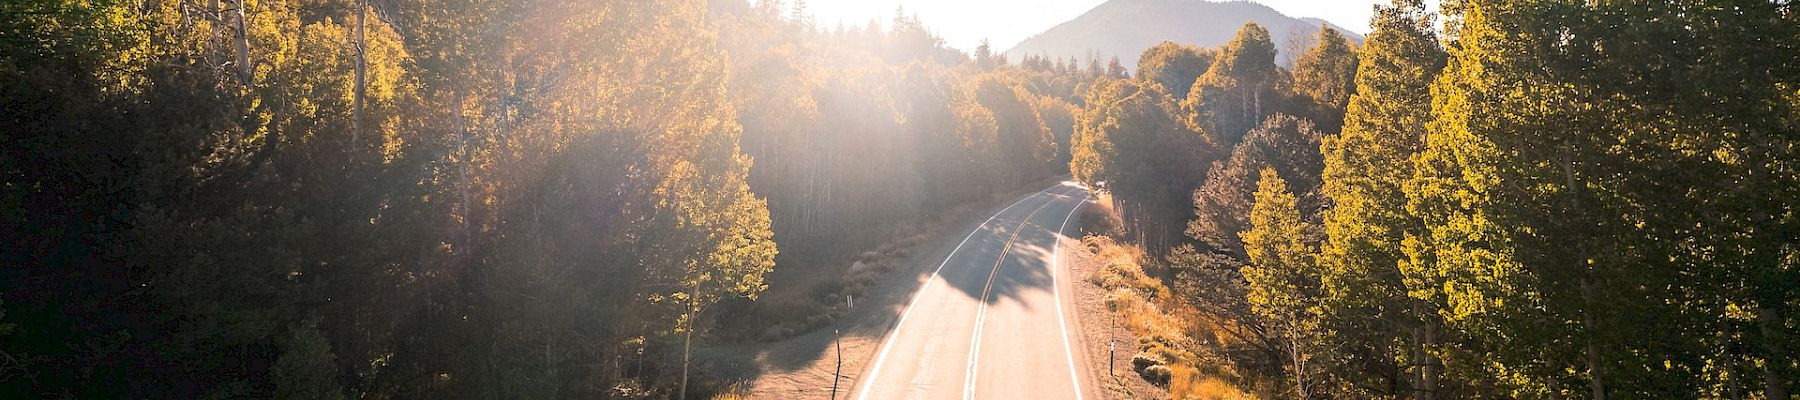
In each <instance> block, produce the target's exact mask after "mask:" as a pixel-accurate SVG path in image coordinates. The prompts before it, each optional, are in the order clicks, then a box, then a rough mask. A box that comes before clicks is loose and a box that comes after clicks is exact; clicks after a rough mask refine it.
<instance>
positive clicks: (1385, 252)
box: [1296, 0, 1444, 399]
mask: <svg viewBox="0 0 1800 400" xmlns="http://www.w3.org/2000/svg"><path fill="white" fill-rule="evenodd" d="M1370 25H1371V26H1373V27H1374V31H1373V32H1371V33H1370V34H1369V36H1368V39H1367V41H1365V42H1364V43H1363V47H1362V49H1361V51H1360V55H1359V56H1360V57H1361V59H1362V62H1361V63H1359V64H1357V65H1358V68H1357V71H1356V76H1355V81H1354V84H1355V85H1356V89H1355V90H1354V94H1353V95H1351V96H1350V97H1349V98H1348V106H1349V109H1348V111H1347V112H1346V115H1345V118H1344V129H1343V133H1342V134H1339V135H1334V136H1327V137H1326V138H1325V140H1324V143H1323V145H1322V146H1321V148H1322V151H1321V152H1322V153H1324V167H1325V168H1324V174H1323V182H1324V186H1323V187H1322V192H1323V193H1324V195H1325V197H1326V198H1327V199H1328V201H1329V203H1330V204H1331V207H1330V208H1329V209H1328V210H1327V211H1326V212H1325V217H1324V231H1325V234H1326V237H1327V240H1326V241H1325V242H1324V243H1323V244H1321V246H1320V254H1321V256H1320V258H1319V263H1320V265H1321V268H1322V273H1323V274H1324V278H1323V279H1324V282H1325V297H1324V300H1323V303H1324V314H1325V321H1326V322H1325V324H1326V325H1327V326H1328V327H1329V328H1328V329H1327V332H1331V334H1330V336H1329V338H1328V339H1327V340H1329V341H1330V342H1331V343H1332V344H1333V346H1335V347H1337V348H1339V349H1340V351H1341V352H1344V353H1347V354H1354V355H1356V356H1355V357H1346V359H1349V360H1357V362H1355V363H1349V364H1348V365H1345V366H1343V367H1340V372H1339V373H1338V376H1339V377H1341V378H1343V379H1345V380H1346V381H1348V382H1347V383H1349V384H1351V385H1352V386H1353V387H1352V388H1347V389H1348V390H1352V393H1359V394H1360V395H1363V396H1377V395H1380V396H1396V397H1397V396H1403V395H1408V393H1400V392H1398V390H1400V389H1405V390H1408V391H1409V392H1410V396H1412V397H1414V398H1421V399H1430V398H1434V397H1436V395H1437V394H1438V391H1439V387H1438V384H1437V381H1438V377H1437V368H1438V366H1437V363H1438V362H1437V360H1436V359H1435V358H1434V357H1432V356H1431V355H1430V354H1431V353H1432V352H1433V351H1434V350H1433V349H1432V347H1433V346H1436V345H1437V344H1438V343H1439V340H1438V336H1439V334H1440V333H1439V332H1440V331H1441V330H1442V328H1441V326H1440V325H1441V322H1439V321H1438V319H1437V309H1436V308H1434V307H1433V305H1434V304H1437V303H1436V300H1434V298H1431V297H1425V298H1417V299H1415V298H1413V297H1412V295H1409V293H1419V294H1424V293H1433V292H1434V291H1433V289H1432V288H1431V287H1430V286H1429V285H1428V284H1427V283H1426V282H1427V281H1425V280H1423V279H1422V278H1423V276H1422V275H1419V271H1421V269H1420V268H1421V267H1423V266H1420V265H1412V264H1410V263H1411V262H1412V261H1413V259H1411V258H1408V257H1407V254H1406V252H1405V251H1404V250H1403V248H1402V244H1403V243H1405V242H1407V241H1409V240H1418V239H1419V238H1421V237H1423V234H1424V233H1423V230H1424V229H1425V228H1424V225H1423V222H1422V221H1420V220H1418V219H1417V218H1415V217H1414V216H1412V215H1410V214H1408V213H1407V212H1406V195H1405V193H1404V192H1402V189H1403V183H1404V182H1405V181H1406V180H1407V179H1408V178H1409V177H1411V175H1412V161H1411V159H1412V157H1413V155H1414V154H1417V153H1418V151H1419V150H1420V148H1421V147H1423V145H1424V143H1423V140H1424V136H1425V123H1426V121H1428V120H1430V118H1431V115H1430V110H1431V108H1430V107H1431V93H1430V90H1429V84H1430V82H1431V81H1432V80H1433V79H1434V78H1435V77H1436V76H1437V74H1438V71H1440V70H1441V69H1442V68H1443V65H1444V54H1443V51H1442V50H1441V49H1439V47H1438V45H1437V39H1436V38H1435V37H1434V36H1433V33H1432V32H1433V30H1432V29H1433V28H1432V20H1431V17H1430V15H1429V14H1426V11H1425V9H1424V5H1423V2H1421V1H1416V0H1403V1H1395V2H1393V4H1392V5H1389V6H1383V7H1378V8H1377V11H1376V14H1375V17H1374V18H1373V20H1372V21H1371V23H1370ZM1339 40H1342V39H1341V38H1339ZM1326 47H1328V46H1326V45H1324V44H1323V43H1322V44H1321V46H1320V47H1315V51H1314V53H1309V55H1312V56H1315V57H1316V56H1317V54H1318V53H1320V52H1323V51H1324V50H1323V49H1324V48H1326ZM1296 75H1299V71H1298V68H1297V69H1296ZM1298 81H1301V79H1300V78H1299V77H1298V76H1296V84H1297V86H1300V87H1305V86H1306V85H1301V84H1298ZM1424 258H1425V257H1419V258H1418V259H1424ZM1400 381H1404V382H1405V384H1406V385H1407V387H1406V388H1393V386H1394V385H1392V384H1390V382H1400ZM1390 388H1391V389H1390Z"/></svg>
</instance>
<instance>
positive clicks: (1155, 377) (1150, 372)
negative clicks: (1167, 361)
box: [1138, 365, 1173, 387]
mask: <svg viewBox="0 0 1800 400" xmlns="http://www.w3.org/2000/svg"><path fill="white" fill-rule="evenodd" d="M1171 375H1173V372H1172V371H1170V370H1169V366H1167V365H1152V366H1150V367H1149V368H1144V371H1143V372H1139V373H1138V376H1142V377H1144V380H1146V381H1149V382H1150V383H1151V384H1153V385H1156V386H1161V387H1168V386H1169V377H1170V376H1171Z"/></svg>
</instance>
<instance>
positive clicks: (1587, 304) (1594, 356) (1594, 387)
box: [1563, 134, 1606, 400]
mask: <svg viewBox="0 0 1800 400" xmlns="http://www.w3.org/2000/svg"><path fill="white" fill-rule="evenodd" d="M1563 159H1564V162H1563V182H1564V183H1563V184H1564V185H1566V186H1567V188H1566V192H1567V193H1568V196H1569V212H1570V213H1580V212H1581V197H1580V195H1578V194H1577V193H1576V192H1577V190H1579V187H1578V186H1576V184H1577V181H1576V180H1575V146H1574V143H1573V142H1572V141H1571V140H1570V139H1569V136H1567V135H1566V134H1565V135H1564V136H1563ZM1575 223H1579V222H1578V221H1576V222H1575ZM1577 228H1578V229H1570V231H1571V232H1581V230H1580V229H1579V228H1580V227H1577ZM1576 235H1580V234H1579V233H1577V234H1576ZM1574 239H1575V256H1576V257H1575V260H1576V262H1577V263H1578V264H1581V265H1579V266H1578V267H1577V268H1578V269H1577V270H1578V271H1582V278H1581V281H1580V282H1579V283H1578V284H1577V285H1578V286H1579V287H1580V291H1581V293H1580V295H1581V327H1582V330H1583V331H1584V332H1582V335H1583V336H1585V339H1584V340H1585V341H1586V345H1585V346H1584V347H1585V348H1586V349H1585V350H1586V353H1587V355H1586V357H1585V358H1586V361H1587V368H1588V390H1590V391H1592V392H1593V396H1594V400H1606V379H1605V378H1604V376H1605V371H1604V370H1603V369H1602V368H1601V362H1600V345H1599V344H1598V343H1596V342H1595V341H1594V335H1596V334H1597V332H1598V331H1599V328H1598V327H1597V323H1596V322H1595V321H1594V284H1593V276H1594V263H1593V261H1591V260H1589V257H1588V253H1587V240H1586V238H1580V237H1577V238H1574Z"/></svg>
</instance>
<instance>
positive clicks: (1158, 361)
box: [1131, 352, 1168, 373]
mask: <svg viewBox="0 0 1800 400" xmlns="http://www.w3.org/2000/svg"><path fill="white" fill-rule="evenodd" d="M1167 362H1168V360H1166V359H1163V358H1162V356H1160V355H1156V354H1154V353H1148V352H1140V353H1137V355H1134V356H1131V369H1132V370H1134V371H1138V372H1139V373H1142V372H1144V370H1145V369H1147V368H1150V367H1154V366H1158V365H1163V364H1164V363H1167Z"/></svg>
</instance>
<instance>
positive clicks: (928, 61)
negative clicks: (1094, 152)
mask: <svg viewBox="0 0 1800 400" xmlns="http://www.w3.org/2000/svg"><path fill="white" fill-rule="evenodd" d="M800 7H802V6H800V5H798V4H796V5H792V6H789V5H784V4H782V3H781V2H760V3H757V4H756V5H751V4H749V3H746V2H742V1H716V2H711V3H710V4H709V3H707V2H701V1H679V2H667V1H611V2H562V1H531V2H512V1H488V0H466V1H462V0H459V1H454V2H450V3H443V2H424V1H412V0H364V1H354V0H262V1H257V0H222V1H221V0H210V1H199V0H164V1H123V0H120V1H63V0H27V1H19V2H9V3H7V4H6V5H4V6H0V15H3V16H4V18H0V82H4V83H3V84H0V120H4V124H0V135H4V157H0V174H3V175H0V176H4V179H3V180H4V183H3V185H4V191H3V195H0V220H3V221H4V226H5V236H4V238H3V239H4V243H0V246H3V248H4V254H3V255H0V262H3V263H4V264H5V267H4V269H3V270H0V300H3V303H0V307H3V308H0V310H3V314H0V397H7V398H120V397H148V398H239V397H275V398H307V399H318V398H346V397H356V398H494V397H520V398H594V397H616V398H656V397H677V396H682V395H688V394H690V393H688V392H687V389H690V388H691V389H693V390H694V391H695V393H693V394H698V395H704V394H706V393H707V392H709V391H712V390H717V389H718V387H717V385H718V383H717V382H703V381H702V380H700V379H698V378H696V379H695V380H694V382H692V383H689V380H688V378H689V375H690V371H689V370H688V368H687V366H688V364H689V362H688V359H687V358H688V356H687V352H686V349H687V348H688V347H689V346H690V343H693V342H700V343H708V342H714V341H732V340H741V338H736V337H731V336H721V335H716V334H714V333H715V331H716V329H715V328H716V326H717V325H716V324H717V320H718V315H719V314H720V313H719V312H717V310H719V308H718V307H738V308H742V307H743V306H742V304H744V303H745V302H750V301H753V300H754V299H756V298H757V297H758V296H759V295H762V294H765V293H768V292H779V291H802V292H803V291H806V290H811V289H812V288H811V287H797V286H793V285H788V286H783V285H782V284H781V282H777V281H775V280H772V279H774V278H775V276H776V275H777V273H773V272H772V271H784V272H783V273H784V274H786V275H789V276H800V275H806V274H821V273H826V274H828V273H837V270H838V269H839V268H841V267H840V266H838V264H835V263H836V262H838V261H840V260H848V259H849V257H851V254H854V252H857V251H860V250H862V248H863V247H864V246H868V245H870V244H872V243H878V242H880V241H882V240H886V239H888V238H890V237H891V236H893V235H899V234H911V233H916V232H905V230H906V229H908V226H907V225H905V224H906V223H908V221H912V220H916V219H919V218H922V217H925V216H927V215H930V214H932V213H933V211H934V210H935V209H938V208H943V207H950V206H955V205H959V204H963V203H967V202H970V201H977V200H986V199H987V198H988V195H989V194H992V193H1002V192H1005V191H1007V190H1010V189H1009V188H1013V187H1022V185H1025V184H1030V183H1034V182H1035V181H1037V180H1042V179H1045V178H1049V177H1052V176H1055V175H1059V174H1061V172H1060V171H1061V168H1062V165H1065V164H1066V162H1067V156H1066V154H1067V149H1068V148H1069V146H1068V145H1067V141H1068V138H1069V136H1070V135H1071V130H1072V128H1073V126H1074V125H1073V113H1074V110H1075V109H1076V107H1077V104H1079V102H1080V101H1081V100H1080V98H1079V97H1078V96H1075V93H1079V92H1082V91H1081V90H1079V89H1077V88H1078V87H1080V86H1082V85H1085V84H1086V82H1091V81H1093V80H1095V79H1097V78H1099V77H1100V75H1101V74H1104V73H1108V72H1107V71H1105V70H1103V69H1102V68H1101V67H1099V66H1098V64H1097V63H1094V62H1092V60H1089V61H1090V62H1089V64H1090V66H1089V67H1078V66H1076V62H1075V61H1074V60H1055V61H1052V60H1047V59H1039V58H1025V59H1022V60H1021V61H1020V62H1018V63H1016V64H1015V63H1012V62H1009V60H1007V58H1006V57H1005V56H1004V55H997V54H991V53H989V52H988V51H987V50H986V48H985V47H984V48H982V49H980V51H977V52H976V53H975V54H973V55H970V54H966V53H964V52H961V51H958V50H954V49H950V48H948V47H945V46H944V45H943V42H942V41H941V40H939V39H937V38H936V37H933V36H932V35H930V34H929V33H927V31H926V30H925V29H924V28H923V27H922V25H921V24H920V23H919V22H918V21H917V20H916V19H915V18H912V17H910V16H907V15H906V14H904V13H896V15H895V19H894V21H892V23H890V24H887V25H886V26H880V25H871V26H868V27H850V28H845V27H838V28H835V29H828V28H824V27H819V26H815V24H814V23H813V22H812V21H810V20H809V19H808V18H807V17H806V13H805V12H804V10H803V9H801V8H800ZM1110 73H1114V74H1118V75H1117V76H1118V77H1122V76H1123V71H1122V70H1117V68H1115V71H1111V72H1110ZM777 243H780V245H779V246H778V245H777ZM778 249H779V250H778ZM827 263H832V264H829V265H831V266H830V267H827V266H826V265H828V264H827ZM846 264H847V263H846ZM721 304H723V305H721ZM734 304H735V306H734ZM691 372H693V374H692V375H704V371H691Z"/></svg>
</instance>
